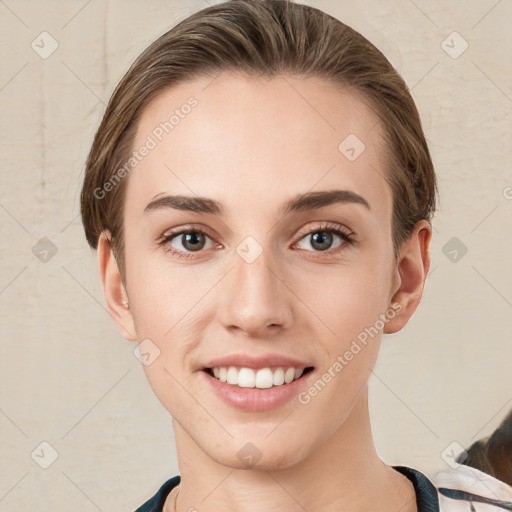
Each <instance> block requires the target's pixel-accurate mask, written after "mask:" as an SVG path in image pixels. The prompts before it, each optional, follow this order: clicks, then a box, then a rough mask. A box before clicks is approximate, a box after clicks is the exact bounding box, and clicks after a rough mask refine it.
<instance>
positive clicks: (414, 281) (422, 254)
mask: <svg viewBox="0 0 512 512" xmlns="http://www.w3.org/2000/svg"><path fill="white" fill-rule="evenodd" d="M431 238H432V227H431V225H430V223H429V222H428V221H426V220H421V221H419V222H417V223H416V225H415V226H414V229H413V231H412V233H411V235H410V237H409V238H408V239H407V240H406V241H405V242H404V243H403V245H402V248H401V251H400V256H399V258H398V261H397V263H396V265H397V267H396V271H397V273H398V279H397V281H398V284H397V285H396V286H397V289H396V290H395V292H394V294H393V296H392V298H391V304H396V303H399V304H400V305H401V308H400V311H399V312H398V313H397V314H396V315H395V317H394V318H393V319H391V320H390V321H389V322H388V323H387V324H386V326H385V328H384V331H383V332H384V333H385V334H392V333H394V332H397V331H399V330H400V329H402V328H403V327H404V326H405V325H406V324H407V322H408V321H409V319H410V318H411V316H412V314H413V313H414V311H415V310H416V308H417V307H418V304H419V303H420V300H421V297H422V295H423V288H424V286H425V279H426V277H427V275H428V271H429V268H430V240H431Z"/></svg>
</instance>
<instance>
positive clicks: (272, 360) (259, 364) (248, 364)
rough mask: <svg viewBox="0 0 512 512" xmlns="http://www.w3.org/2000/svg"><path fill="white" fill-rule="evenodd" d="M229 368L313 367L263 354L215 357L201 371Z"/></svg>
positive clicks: (278, 356)
mask: <svg viewBox="0 0 512 512" xmlns="http://www.w3.org/2000/svg"><path fill="white" fill-rule="evenodd" d="M230 366H236V367H239V368H253V369H257V368H268V367H270V366H281V367H283V368H291V367H293V368H307V367H309V366H313V365H311V364H309V363H306V362H304V361H299V360H298V359H293V358H291V357H287V356H282V355H279V354H265V355H261V356H251V355H248V354H231V355H227V356H223V357H217V358H215V359H212V360H210V361H208V362H207V363H206V364H205V365H204V367H203V369H204V368H221V367H226V368H228V367H230Z"/></svg>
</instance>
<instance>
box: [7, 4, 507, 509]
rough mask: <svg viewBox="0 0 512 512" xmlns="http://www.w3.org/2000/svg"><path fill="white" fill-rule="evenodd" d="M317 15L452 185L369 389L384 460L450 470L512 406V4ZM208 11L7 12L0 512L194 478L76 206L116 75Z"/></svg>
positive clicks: (336, 7) (393, 7)
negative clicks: (370, 48)
mask: <svg viewBox="0 0 512 512" xmlns="http://www.w3.org/2000/svg"><path fill="white" fill-rule="evenodd" d="M309 3H310V4H311V5H313V6H316V7H319V8H321V9H324V10H326V11H328V12H329V13H331V14H333V15H334V16H336V17H339V18H340V19H341V20H343V21H345V22H346V23H348V24H350V25H352V26H353V27H354V28H356V29H357V30H359V31H361V32H362V33H363V34H364V35H365V36H366V37H368V38H369V39H370V40H371V41H372V42H374V43H375V44H376V45H377V46H378V47H379V48H380V49H381V50H382V51H383V52H384V53H385V54H386V55H387V56H388V57H389V58H390V60H391V61H392V63H393V64H394V65H395V66H396V67H397V69H398V70H399V71H400V72H401V73H402V74H403V76H404V78H405V79H406V81H407V83H408V84H409V86H410V87H411V88H412V92H413V96H414V98H415V100H416V101H417V104H418V107H419V109H420V112H421V114H422V118H423V120H424V126H425V131H426V134H427V138H428V140H429V143H430V147H431V150H432V154H433V158H434V161H435V164H436V167H437V172H438V174H439V179H440V185H441V206H440V209H439V211H438V213H437V215H436V218H435V223H434V226H435V236H434V240H433V246H432V258H433V261H432V270H431V273H430V276H429V279H428V282H427V285H426V289H425V293H424V298H423V302H422V304H421V305H420V307H419V309H418V311H417V313H416V314H415V316H414V317H413V319H412V321H411V322H410V323H409V325H408V326H407V327H406V328H405V329H404V330H403V331H402V332H401V333H399V334H396V335H393V336H387V337H385V338H384V341H383V349H382V352H381V355H380V359H379V361H378V364H377V367H376V368H375V372H374V375H373V376H372V379H371V396H370V398H371V414H372V418H373V428H374V433H375V441H376V444H377V448H378V451H379V453H380V454H381V456H382V457H383V458H384V460H386V462H388V463H392V464H405V465H409V466H412V467H415V468H417V469H420V470H422V471H424V472H425V473H426V474H427V475H429V476H433V475H434V474H435V472H436V471H438V470H439V469H441V468H443V467H446V461H445V460H444V459H443V453H445V454H446V452H444V451H445V449H446V447H447V446H449V445H450V443H452V442H454V441H455V442H457V443H459V444H460V445H461V446H464V447H467V446H469V445H470V444H471V443H472V442H473V441H475V440H476V439H477V438H479V437H483V436H485V435H488V434H489V433H491V432H492V430H493V429H494V428H496V426H497V425H498V424H499V422H500V421H501V419H502V418H503V417H504V415H505V413H506V412H507V411H508V410H510V409H511V408H512V372H511V371H510V368H511V360H512V344H511V343H510V332H511V329H512V314H511V313H512V309H511V308H512V270H511V264H510V262H511V261H512V238H511V233H512V188H511V187H512V168H511V159H510V156H511V154H512V137H511V131H510V126H511V120H512V119H511V118H512V71H511V66H510V63H511V55H512V35H511V32H510V20H511V19H512V2H510V1H509V0H502V1H497V0H471V1H468V0H451V1H441V0H438V1H435V0H434V1H426V0H414V2H413V1H412V0H393V1H388V2H381V1H379V0H358V1H357V2H356V1H335V0H311V1H310V2H309ZM206 6H207V2H206V1H203V0H197V1H190V2H185V1H178V0H167V1H160V0H159V1H157V0H151V1H144V2H142V1H139V2H135V1H127V0H124V1H122V0H108V1H102V0H90V1H86V0H79V1H78V0H71V1H66V2H64V1H61V2H58V1H55V0H39V1H26V0H3V1H0V43H1V45H0V48H1V50H0V51H1V66H0V119H1V121H0V123H1V124H0V141H1V142H0V144H1V165H0V169H1V188H0V247H1V253H0V255H1V267H0V311H1V313H0V315H1V316H0V320H1V353H2V356H1V357H0V375H1V388H0V436H1V437H0V510H1V511H5V512H11V511H13V512H14V511H16V512H19V511H20V510H52V511H55V512H58V511H64V510H66V511H68V510H80V511H84V512H88V511H97V510H102V511H109V512H115V511H129V510H133V509H134V508H136V506H137V505H139V504H140V503H141V502H142V501H143V500H144V499H146V498H147V497H148V496H149V495H151V494H153V493H154V492H155V491H156V489H157V488H158V486H159V485H160V484H161V483H162V482H163V481H164V480H165V479H166V478H169V477H170V476H173V475H175V474H177V473H178V468H177V463H176V458H175V450H174V446H173V432H172V428H171V419H170V416H169V415H168V413H167V412H166V411H165V410H164V409H163V408H162V407H161V406H160V404H159V403H158V402H157V400H156V398H154V396H153V394H152V392H151V390H150V388H149V386H148V384H147V383H146V380H145V377H144V374H143V371H142V369H141V367H140V363H139V361H138V360H137V359H136V358H135V357H134V355H133V349H134V344H132V343H129V342H126V341H125V340H123V339H122V338H121V337H120V335H119V334H118V332H117V330H115V327H114V326H113V325H112V323H111V321H110V318H109V316H108V314H107V313H106V310H105V307H104V299H103V295H102V291H101V289H100V282H99V277H98V273H97V269H96V259H95V254H93V253H91V251H90V250H89V248H88V246H87V245H86V242H85V238H84V236H83V231H82V226H81V224H80V219H79V217H78V196H79V191H80V185H81V179H82V170H83V164H84V159H85V157H86V154H87V151H88V149H89V144H90V142H91V140H92V136H93V133H94V131H95V129H96V127H97V125H98V123H99V121H100V118H101V115H102V113H103V110H104V107H105V104H106V102H107V100H108V98H109V95H110V93H111V92H112V90H113V87H114V86H115V84H116V83H117V81H118V80H119V79H120V78H121V76H122V74H123V73H124V71H125V70H126V69H127V67H128V65H129V64H130V63H131V61H132V60H133V59H134V58H135V57H136V56H137V55H138V54H139V53H140V52H141V51H142V50H143V49H144V48H145V47H146V46H147V45H148V44H149V43H150V42H151V41H152V40H153V39H155V38H156V37H157V36H158V35H160V34H162V33H163V32H165V31H166V30H168V29H169V28H170V27H171V26H172V25H174V24H175V23H176V22H177V21H179V20H181V19H183V18H184V17H186V16H187V15H188V14H190V13H191V12H193V11H195V10H197V9H199V8H203V7H206ZM43 31H46V32H48V33H49V34H50V35H51V38H52V39H54V40H55V41H56V43H57V44H58V48H57V49H56V51H54V53H52V54H51V55H46V53H49V52H50V50H51V49H52V44H55V43H53V42H52V39H50V37H49V36H46V35H43V36H40V37H38V36H39V34H40V33H41V32H43ZM453 31H456V32H458V33H459V34H460V37H459V36H457V35H455V36H453V35H452V36H450V34H451V33H452V32H453ZM448 36H449V37H448ZM447 37H448V39H446V38H447ZM42 38H44V41H43V42H41V39H42ZM443 40H446V42H445V43H443ZM32 41H35V42H34V48H32V47H31V43H32ZM465 42H467V44H468V45H469V46H468V48H467V50H466V51H464V53H462V54H461V55H460V56H458V57H457V54H458V53H459V52H460V51H461V50H463V49H464V47H465V44H466V43H465ZM443 47H444V48H443ZM41 55H42V56H46V57H47V58H42V56H41ZM454 57H457V58H454ZM45 237H46V238H47V239H48V240H45ZM454 237H455V241H453V240H452V241H451V242H450V240H451V239H452V238H454ZM41 239H43V240H42V241H41ZM453 243H455V244H459V245H460V244H464V245H465V246H466V247H467V253H466V254H465V255H463V256H461V254H462V252H461V250H460V248H458V249H457V248H456V247H455V245H454V246H453V247H452V246H451V245H447V244H453ZM38 244H39V245H38ZM34 247H35V248H34ZM454 248H455V249H456V250H458V255H459V259H458V260H457V261H451V259H450V258H453V255H454V253H453V252H452V251H453V250H454ZM44 251H48V252H46V253H45V252H44ZM55 251H56V253H55V254H53V252H55ZM445 253H446V255H445ZM450 253H451V254H450ZM45 258H46V260H47V261H44V260H45ZM42 442H46V443H49V446H48V445H41V443H42ZM53 450H54V451H55V452H54V451H53ZM31 454H32V455H31ZM54 454H56V455H57V459H56V460H55V461H53V463H52V464H51V465H50V466H49V467H48V468H47V469H43V467H41V465H43V466H44V465H47V464H49V463H51V462H52V460H53V458H54V457H52V455H54ZM444 456H445V457H446V455H444Z"/></svg>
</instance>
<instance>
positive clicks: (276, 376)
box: [203, 366, 314, 389]
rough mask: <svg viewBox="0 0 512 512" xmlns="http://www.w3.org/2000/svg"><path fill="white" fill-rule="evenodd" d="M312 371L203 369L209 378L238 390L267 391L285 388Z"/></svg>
mask: <svg viewBox="0 0 512 512" xmlns="http://www.w3.org/2000/svg"><path fill="white" fill-rule="evenodd" d="M313 370H314V367H313V366H308V367H306V368H293V367H288V368H285V367H277V368H272V369H271V368H260V369H258V370H255V369H252V368H244V367H235V366H230V367H219V368H203V371H204V372H206V373H207V374H208V375H209V376H210V377H212V378H214V379H216V380H219V381H220V382H224V383H226V384H231V385H233V386H237V387H240V388H258V389H269V388H274V387H279V386H286V384H289V383H290V382H294V381H296V380H298V379H301V378H302V377H304V375H307V374H308V373H310V372H311V371H313Z"/></svg>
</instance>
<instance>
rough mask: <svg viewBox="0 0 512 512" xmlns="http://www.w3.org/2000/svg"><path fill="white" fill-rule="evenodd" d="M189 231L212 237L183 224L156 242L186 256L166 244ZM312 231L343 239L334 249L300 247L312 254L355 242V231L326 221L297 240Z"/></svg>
mask: <svg viewBox="0 0 512 512" xmlns="http://www.w3.org/2000/svg"><path fill="white" fill-rule="evenodd" d="M190 233H196V234H200V235H203V236H207V237H208V238H210V239H211V238H212V237H211V236H210V234H209V233H208V232H207V231H205V230H203V229H201V228H195V227H193V226H184V227H182V228H179V229H178V230H177V231H172V232H171V233H169V234H168V235H165V236H163V237H162V238H161V239H160V240H159V241H158V244H159V245H161V246H163V247H164V250H165V252H166V253H169V254H171V255H172V256H174V255H178V256H183V255H186V256H187V258H188V257H189V256H190V255H193V254H194V252H193V251H191V252H186V251H179V250H177V249H174V248H173V247H168V246H167V244H169V243H170V242H171V241H172V240H173V239H174V238H176V237H177V236H179V235H183V234H190ZM314 233H332V234H335V235H338V236H339V237H340V238H341V239H342V240H343V242H344V243H342V244H341V245H340V246H339V247H336V248H335V249H328V250H326V251H310V250H307V249H300V250H301V251H306V252H311V253H314V254H315V253H317V254H318V256H323V255H329V256H332V255H333V254H336V253H338V252H339V251H342V250H343V249H344V248H345V247H346V245H354V243H355V239H354V235H355V233H354V232H353V231H350V230H349V229H348V228H343V227H342V226H340V225H338V224H334V223H330V222H326V223H324V224H322V225H321V226H318V227H316V228H314V229H310V230H305V231H301V232H299V234H298V236H299V237H300V238H299V240H298V242H300V241H301V240H302V239H303V238H304V237H306V236H308V235H312V234H314ZM298 242H297V243H298ZM295 245H296V244H295ZM196 252H197V253H200V252H203V251H201V250H199V251H196ZM318 256H313V255H311V256H310V257H312V258H317V257H318Z"/></svg>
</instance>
